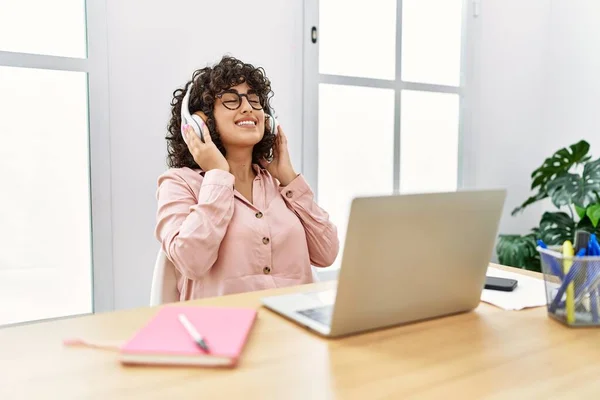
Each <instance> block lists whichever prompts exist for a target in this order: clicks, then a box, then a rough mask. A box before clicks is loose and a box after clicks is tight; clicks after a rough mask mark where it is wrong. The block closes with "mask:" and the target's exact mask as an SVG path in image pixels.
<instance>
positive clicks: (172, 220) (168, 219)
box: [155, 169, 234, 279]
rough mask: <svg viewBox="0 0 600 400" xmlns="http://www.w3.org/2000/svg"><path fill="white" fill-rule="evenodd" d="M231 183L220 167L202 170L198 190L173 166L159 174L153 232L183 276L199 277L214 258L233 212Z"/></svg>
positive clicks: (212, 262)
mask: <svg viewBox="0 0 600 400" xmlns="http://www.w3.org/2000/svg"><path fill="white" fill-rule="evenodd" d="M233 183H234V177H233V175H232V174H230V173H229V172H227V171H223V170H220V169H215V170H211V171H208V172H206V174H205V176H204V180H203V181H202V184H201V187H200V190H199V193H193V192H192V189H191V188H190V186H189V185H188V184H187V182H186V181H185V180H184V179H183V177H182V176H181V175H180V174H179V173H177V172H174V170H173V171H169V172H167V173H166V174H164V175H162V176H161V177H160V178H159V183H158V192H157V199H158V209H157V224H156V230H155V235H156V238H157V239H158V240H159V241H160V243H161V246H162V249H163V251H164V252H165V253H166V254H167V257H168V258H169V259H170V260H171V261H172V262H173V264H174V265H175V267H176V268H177V269H178V270H179V271H180V272H181V274H182V275H183V276H185V277H187V278H190V279H199V278H201V277H202V276H203V275H204V274H206V272H208V271H209V270H210V268H211V267H212V266H213V265H214V263H215V261H216V260H217V257H218V253H219V247H220V246H221V241H222V240H223V237H224V236H225V233H226V232H227V226H228V225H229V221H231V217H232V215H233V207H234V205H233Z"/></svg>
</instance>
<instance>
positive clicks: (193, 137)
mask: <svg viewBox="0 0 600 400" xmlns="http://www.w3.org/2000/svg"><path fill="white" fill-rule="evenodd" d="M183 132H184V135H185V139H186V141H187V143H188V149H189V150H190V153H192V156H193V157H194V161H196V164H198V165H199V166H200V168H202V170H204V171H210V170H211V169H222V170H223V171H227V172H229V164H228V163H227V160H226V159H225V157H224V156H223V154H222V153H221V152H220V151H219V149H218V148H217V146H216V145H215V144H214V143H213V141H212V138H211V137H210V132H209V131H208V128H207V126H206V124H204V125H202V134H203V136H204V143H203V142H202V140H200V137H199V136H198V135H197V134H196V132H194V129H193V128H192V127H191V126H189V125H186V126H184V128H183Z"/></svg>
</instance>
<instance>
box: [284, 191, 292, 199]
mask: <svg viewBox="0 0 600 400" xmlns="http://www.w3.org/2000/svg"><path fill="white" fill-rule="evenodd" d="M293 195H294V194H293V193H292V191H291V190H288V191H287V192H285V197H287V198H288V199H289V198H291V197H292V196H293Z"/></svg>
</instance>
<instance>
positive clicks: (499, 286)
mask: <svg viewBox="0 0 600 400" xmlns="http://www.w3.org/2000/svg"><path fill="white" fill-rule="evenodd" d="M517 284H518V282H517V280H516V279H508V278H496V277H494V276H486V277H485V286H484V287H485V289H490V290H501V291H503V292H512V291H513V290H515V288H516V287H517Z"/></svg>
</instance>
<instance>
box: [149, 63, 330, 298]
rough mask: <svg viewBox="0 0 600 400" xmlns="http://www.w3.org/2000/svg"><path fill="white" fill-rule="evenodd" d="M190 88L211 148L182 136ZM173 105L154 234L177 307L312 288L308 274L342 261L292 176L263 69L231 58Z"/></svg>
mask: <svg viewBox="0 0 600 400" xmlns="http://www.w3.org/2000/svg"><path fill="white" fill-rule="evenodd" d="M192 83H193V85H192V88H191V91H190V95H189V112H190V114H192V115H193V114H195V115H199V116H201V117H202V119H203V121H204V122H205V126H204V127H203V128H202V130H203V137H204V141H202V140H201V139H200V137H199V136H198V135H197V134H196V132H194V130H193V129H191V128H190V127H189V126H183V127H182V126H181V107H182V101H183V98H184V96H185V94H186V92H187V90H188V88H189V87H190V84H192ZM173 95H174V98H173V101H172V102H171V106H172V109H171V113H172V115H171V120H170V123H169V125H168V130H169V135H168V136H167V138H166V139H167V141H168V146H167V147H168V165H169V167H170V169H169V170H168V171H167V172H165V173H164V174H163V175H161V176H160V178H159V180H158V192H157V198H158V211H157V226H156V232H155V233H156V237H157V239H158V240H159V241H160V243H161V246H162V250H163V251H164V252H165V253H166V255H167V257H168V258H169V259H170V260H171V261H172V262H173V264H174V265H175V268H176V270H177V276H178V289H179V293H180V299H181V300H188V299H194V298H201V297H209V296H220V295H225V294H231V293H239V292H246V291H254V290H261V289H268V288H275V287H283V286H291V285H298V284H303V283H310V282H312V269H311V264H312V265H315V266H319V267H326V266H329V265H331V264H332V263H333V262H334V260H335V258H336V257H337V254H338V249H339V241H338V237H337V229H336V227H335V226H334V224H332V223H331V221H330V220H329V216H328V214H327V213H326V212H325V211H324V210H322V209H321V208H320V207H319V206H318V205H317V204H316V203H315V201H314V196H313V192H312V191H311V189H310V187H309V186H308V184H307V182H306V181H305V179H304V177H303V176H302V175H301V174H297V173H296V171H295V170H294V167H293V166H292V163H291V160H290V155H289V152H288V147H287V138H286V136H285V133H284V131H283V130H282V129H281V127H279V128H278V130H277V132H276V134H275V132H271V128H270V124H269V122H270V121H268V117H266V116H265V113H268V114H270V113H271V106H270V104H269V98H270V96H272V92H271V86H270V82H269V80H268V79H267V77H266V76H265V75H264V71H263V69H262V68H255V67H254V66H252V65H250V64H245V63H243V62H241V61H239V60H237V59H235V58H231V57H224V58H223V59H222V60H221V61H220V62H219V63H218V64H216V65H215V66H213V67H212V68H211V67H207V68H203V69H200V70H197V71H195V72H194V74H193V76H192V81H190V82H188V83H187V84H186V85H185V88H184V89H178V90H176V91H175V92H174V94H173ZM184 135H185V138H184ZM184 139H185V140H184ZM267 160H270V162H269V161H267Z"/></svg>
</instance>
